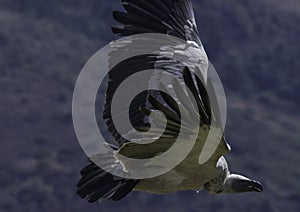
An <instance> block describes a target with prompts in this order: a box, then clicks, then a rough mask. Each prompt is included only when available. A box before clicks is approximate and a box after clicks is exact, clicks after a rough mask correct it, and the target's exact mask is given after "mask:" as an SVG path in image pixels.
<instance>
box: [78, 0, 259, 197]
mask: <svg viewBox="0 0 300 212" xmlns="http://www.w3.org/2000/svg"><path fill="white" fill-rule="evenodd" d="M122 3H123V6H124V8H125V9H126V12H114V18H115V20H116V21H118V22H120V23H121V24H123V25H122V26H118V27H113V28H112V29H113V32H114V33H115V34H119V35H122V36H130V35H135V34H141V33H161V34H166V35H171V36H174V37H177V38H180V39H183V40H185V41H187V42H188V43H192V44H193V45H194V46H195V49H196V50H197V51H193V53H192V54H190V53H189V52H184V51H183V52H181V53H182V54H184V53H186V54H187V57H189V58H188V59H189V60H190V61H197V65H198V66H199V67H200V68H199V70H200V71H201V69H206V70H207V68H208V64H209V63H208V59H207V56H206V54H205V51H204V48H203V46H202V44H201V41H200V39H199V36H198V31H197V26H196V22H195V18H194V12H193V8H192V3H191V1H190V0H122ZM174 48H177V47H175V46H174ZM164 51H167V50H162V51H161V52H160V53H159V55H141V56H137V57H133V58H130V59H128V60H126V61H124V62H122V63H121V64H119V65H117V66H116V67H114V68H113V69H112V70H111V71H110V73H109V82H108V87H107V91H106V103H105V106H104V111H103V118H104V119H105V121H106V124H107V128H108V130H109V132H110V133H111V135H112V136H113V138H114V140H115V141H116V143H117V144H118V147H117V148H116V150H115V151H116V153H119V154H122V155H124V156H128V157H134V158H142V159H143V158H151V157H155V156H156V155H159V154H161V153H163V152H164V151H166V150H167V149H168V148H169V147H170V146H172V144H173V142H174V137H176V135H177V134H178V131H179V128H180V112H179V110H178V107H177V106H176V105H174V101H172V100H170V98H169V96H166V95H164V94H163V93H155V92H152V91H151V92H145V93H142V94H141V95H139V97H138V98H137V99H136V100H135V101H133V103H132V105H131V106H132V110H130V116H131V117H134V118H133V119H132V122H133V123H132V124H133V126H134V127H135V128H136V129H138V130H145V129H147V127H149V125H148V124H149V123H145V117H146V118H148V120H149V117H148V115H149V114H150V113H151V111H153V110H160V111H162V112H164V113H165V115H166V117H167V120H168V122H170V123H171V125H170V127H169V128H167V130H166V131H165V133H164V135H163V136H162V137H160V138H159V139H158V140H157V141H156V142H153V143H149V144H142V145H139V144H137V143H132V142H129V141H127V140H126V139H124V138H123V137H122V136H121V135H120V134H119V133H118V132H117V130H116V128H115V126H114V124H113V121H112V118H111V117H112V115H111V103H112V97H113V95H114V92H115V91H116V89H117V87H118V85H120V83H121V82H122V81H123V80H125V79H126V78H127V77H128V76H130V75H132V74H134V73H137V72H139V71H142V70H145V69H154V68H159V69H162V70H165V71H166V72H169V73H172V74H175V75H177V76H178V79H179V80H178V82H177V83H179V85H181V86H182V87H184V86H186V87H187V88H189V89H190V90H191V93H192V94H191V95H193V97H194V98H195V99H196V103H197V104H193V103H191V101H189V98H190V96H189V94H187V92H185V89H184V88H182V91H180V90H178V89H177V90H175V91H173V93H174V94H175V96H176V97H177V98H176V100H177V101H179V102H181V103H182V107H183V108H185V109H186V111H188V115H189V117H190V118H191V119H192V118H195V116H197V117H199V120H200V126H201V127H200V130H199V132H198V136H197V140H196V143H195V145H194V146H193V148H192V150H191V151H190V152H189V154H188V155H187V157H185V159H183V160H182V161H181V162H180V163H179V164H178V165H177V166H175V167H174V168H173V169H172V170H169V171H168V172H166V173H164V174H162V175H159V176H156V177H152V178H146V179H141V180H139V179H127V178H120V177H116V176H113V175H112V174H110V173H108V172H106V171H104V170H102V169H101V168H100V167H98V166H97V165H95V164H94V163H93V162H91V164H90V165H88V166H87V167H85V168H84V169H83V170H82V171H81V174H82V178H81V180H80V181H79V183H78V185H77V186H78V191H77V193H78V194H79V195H80V196H81V197H82V198H87V199H88V200H89V201H90V202H95V201H97V200H100V201H104V200H107V199H112V200H120V199H122V198H123V197H125V196H126V195H127V194H128V193H129V192H130V191H131V190H141V191H147V192H151V193H155V194H166V193H170V192H176V191H183V190H196V191H199V190H201V189H202V188H203V187H204V188H205V189H206V190H207V191H208V192H210V193H222V192H228V193H237V192H247V191H262V186H261V185H260V184H259V183H258V182H255V181H252V180H250V179H248V178H245V177H243V176H240V175H233V174H230V172H229V171H228V166H227V163H226V160H225V158H224V157H223V155H225V154H227V153H229V152H230V146H229V145H228V144H227V143H226V141H225V138H224V136H221V138H218V137H216V139H219V144H218V147H217V149H216V151H214V154H213V155H212V156H211V157H210V158H209V160H208V161H206V162H205V163H204V164H200V163H199V155H200V153H201V151H202V150H203V147H204V144H205V141H206V138H207V135H208V133H209V131H210V126H211V125H210V124H211V122H212V119H213V117H214V116H216V115H215V114H214V113H217V111H213V110H211V105H210V100H209V96H208V94H207V92H206V90H205V87H206V86H204V85H203V81H200V80H198V79H197V78H196V76H195V74H194V73H192V72H191V71H190V70H189V68H187V67H185V66H184V65H183V64H181V63H179V62H178V61H175V60H172V59H171V58H168V57H167V56H166V55H168V52H167V53H166V52H164ZM181 51H182V50H181ZM112 55H113V53H112ZM154 79H155V78H154ZM204 81H205V80H204ZM120 107H122V105H120ZM124 110H126V109H124ZM195 111H198V112H197V114H195ZM154 119H155V118H154ZM152 122H155V123H157V126H159V122H160V120H159V117H157V120H152ZM186 128H187V134H188V131H189V130H191V132H192V131H193V129H194V126H189V125H187V126H186ZM186 142H189V137H188V136H187V138H186ZM96 157H97V156H96ZM172 157H177V155H176V154H173V155H172ZM115 159H116V163H120V164H122V166H123V168H124V169H126V166H130V165H129V164H127V163H126V161H122V160H121V159H120V158H118V157H117V154H116V158H115ZM170 160H172V158H170ZM120 164H119V165H120Z"/></svg>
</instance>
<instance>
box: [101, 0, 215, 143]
mask: <svg viewBox="0 0 300 212" xmlns="http://www.w3.org/2000/svg"><path fill="white" fill-rule="evenodd" d="M122 3H123V6H124V8H125V10H126V12H119V11H115V12H114V13H113V15H114V18H115V20H117V21H118V22H120V23H121V24H123V25H122V26H117V27H113V28H112V29H113V32H114V33H115V34H119V35H123V36H129V35H134V34H141V33H163V34H168V35H173V36H175V37H178V38H181V39H183V40H186V41H195V42H196V43H197V46H198V47H199V48H202V49H201V50H203V47H202V45H201V42H200V39H199V37H198V32H197V27H196V23H195V18H194V12H193V7H192V3H191V1H190V0H151V1H147V0H122ZM141 48H143V47H141ZM174 48H176V47H175V46H174ZM120 51H122V50H120V48H116V50H115V52H111V54H110V56H111V58H114V57H117V56H116V55H118V54H119V52H120ZM183 51H184V50H183ZM183 53H184V52H183ZM163 54H166V55H168V52H162V55H163ZM162 55H140V56H136V57H132V58H129V59H127V60H125V61H123V62H121V63H119V64H118V65H117V66H115V67H113V69H112V70H110V72H109V74H108V78H109V79H108V87H107V90H106V102H105V106H104V111H103V118H104V119H105V120H106V125H107V127H108V130H109V132H110V133H111V135H112V136H113V137H114V140H115V141H116V142H117V143H118V144H119V146H122V145H123V144H124V143H126V142H127V141H126V139H124V138H123V137H122V136H121V135H120V134H119V133H118V132H117V130H116V129H115V126H114V124H113V121H112V118H111V103H112V99H113V96H114V93H115V92H116V89H117V88H118V86H119V85H120V84H121V83H122V82H123V81H124V80H125V79H126V78H128V77H129V76H130V75H133V74H135V73H138V72H140V71H143V70H147V69H155V68H159V69H162V70H165V71H166V72H170V73H173V74H177V75H179V76H180V77H182V75H181V72H182V70H183V69H184V67H185V65H183V64H182V63H180V62H178V61H176V60H174V59H172V58H169V57H164V56H162ZM186 56H187V57H189V58H193V57H197V58H198V57H199V58H205V59H206V54H205V52H204V50H203V54H202V55H196V56H195V55H194V56H190V55H188V53H186ZM205 59H204V60H205ZM143 83H148V82H143ZM149 94H151V95H153V96H154V97H156V98H158V99H163V98H162V97H161V94H160V93H158V92H154V91H146V92H142V93H141V94H140V95H138V96H136V98H135V99H134V100H133V101H132V104H131V107H130V109H129V116H130V120H131V122H132V125H133V126H134V127H135V128H139V129H141V128H144V129H145V130H146V131H147V128H148V127H149V124H148V120H147V116H145V114H144V113H143V112H141V111H140V110H139V108H140V107H148V109H153V107H151V104H150V106H149V102H148V100H147V98H148V95H149ZM119 107H120V108H119V111H128V108H122V105H120V106H119ZM208 113H209V111H208ZM202 114H204V111H203V112H202ZM203 119H204V118H203ZM206 119H207V116H206Z"/></svg>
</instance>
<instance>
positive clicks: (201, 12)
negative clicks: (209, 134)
mask: <svg viewBox="0 0 300 212" xmlns="http://www.w3.org/2000/svg"><path fill="white" fill-rule="evenodd" d="M120 5H121V3H120V1H119V0H113V1H106V0H88V1H87V0H76V1H71V0H51V1H44V0H0V46H1V51H0V58H1V60H0V73H1V75H0V89H1V95H0V103H1V104H0V117H1V118H0V127H1V130H0V132H1V139H2V141H1V148H0V158H1V160H0V167H1V169H0V185H1V193H0V210H1V211H84V210H88V211H141V210H143V211H153V210H156V211H255V212H257V211H283V210H284V211H299V210H300V204H299V200H300V197H299V196H300V193H299V191H300V184H299V178H300V170H299V162H300V160H299V151H300V122H299V118H300V114H299V110H298V108H299V106H300V100H299V99H300V98H299V90H300V80H299V78H300V76H299V74H298V71H299V68H300V64H299V63H300V62H299V61H300V60H299V58H300V43H299V34H300V13H299V12H300V2H299V1H296V0H288V1H280V2H277V1H275V0H243V1H239V0H223V1H217V0H200V1H194V5H195V12H196V16H197V21H198V28H199V33H200V36H201V39H202V41H203V44H204V45H205V48H206V50H207V52H208V55H209V57H210V59H211V61H212V63H213V64H214V66H215V68H216V70H217V71H218V73H219V74H220V77H221V79H222V81H223V82H224V87H225V91H226V93H227V96H228V108H229V114H228V124H227V140H228V142H229V143H230V144H231V146H232V149H233V150H232V153H231V154H230V156H228V157H227V158H228V160H229V162H230V167H231V169H232V170H233V171H236V172H239V173H246V174H247V175H248V176H249V177H253V178H255V179H257V180H260V181H262V182H263V184H264V185H265V192H264V193H262V194H242V195H220V196H212V195H208V194H207V193H206V192H202V193H199V194H197V193H196V192H193V191H187V192H178V193H175V194H170V195H164V196H155V195H150V194H146V193H143V192H133V193H132V194H130V195H129V196H128V197H127V198H126V199H124V200H123V201H121V202H107V203H104V204H102V205H90V204H88V203H87V202H86V201H83V200H80V199H79V198H78V197H77V196H76V194H75V185H76V181H77V180H78V178H79V170H80V169H81V168H82V167H83V166H84V164H86V162H87V161H86V158H85V155H84V153H83V151H82V150H81V149H80V146H79V144H78V142H77V140H76V136H75V134H74V131H73V125H72V117H71V101H72V91H73V87H74V83H75V80H76V77H77V76H78V74H79V72H80V70H81V68H82V66H83V65H84V63H85V62H86V61H87V60H88V58H89V57H90V56H92V55H93V53H95V52H96V51H97V50H98V49H99V48H101V46H103V45H105V44H106V43H107V42H108V41H110V40H112V39H115V37H114V36H113V35H112V33H111V31H110V26H111V25H112V24H114V22H113V20H112V18H111V12H112V10H114V9H120Z"/></svg>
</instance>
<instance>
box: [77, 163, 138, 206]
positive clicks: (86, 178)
mask: <svg viewBox="0 0 300 212" xmlns="http://www.w3.org/2000/svg"><path fill="white" fill-rule="evenodd" d="M80 173H81V179H80V180H79V182H78V184H77V194H78V195H79V196H80V197H81V198H86V199H87V200H88V201H89V202H91V203H92V202H96V201H98V200H99V201H100V202H103V201H105V200H108V199H112V200H114V201H118V200H120V199H122V198H123V197H125V196H126V195H127V194H128V193H129V192H130V191H131V190H132V189H133V188H134V187H135V186H136V184H137V183H138V182H139V180H131V179H124V178H120V177H116V176H114V175H112V174H110V173H108V172H106V171H104V170H102V169H101V168H99V167H98V166H97V165H95V164H94V163H91V164H89V165H88V166H86V167H85V168H83V169H82V170H81V172H80Z"/></svg>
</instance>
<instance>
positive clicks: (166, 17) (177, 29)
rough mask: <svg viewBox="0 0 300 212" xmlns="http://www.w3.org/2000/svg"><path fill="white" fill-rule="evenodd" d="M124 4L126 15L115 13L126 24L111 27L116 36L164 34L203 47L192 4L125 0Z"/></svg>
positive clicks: (187, 1) (184, 0)
mask: <svg viewBox="0 0 300 212" xmlns="http://www.w3.org/2000/svg"><path fill="white" fill-rule="evenodd" d="M122 4H123V7H124V8H125V10H126V12H119V11H115V12H114V13H113V16H114V18H115V20H116V21H118V22H119V23H122V24H123V26H114V27H112V30H113V32H114V33H115V34H118V35H122V36H129V35H134V34H140V33H162V34H168V35H172V36H175V37H178V38H181V39H183V40H190V41H195V42H197V43H198V44H199V45H200V44H201V41H200V39H199V36H198V31H197V26H196V22H195V17H194V10H193V6H192V1H191V0H122Z"/></svg>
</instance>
